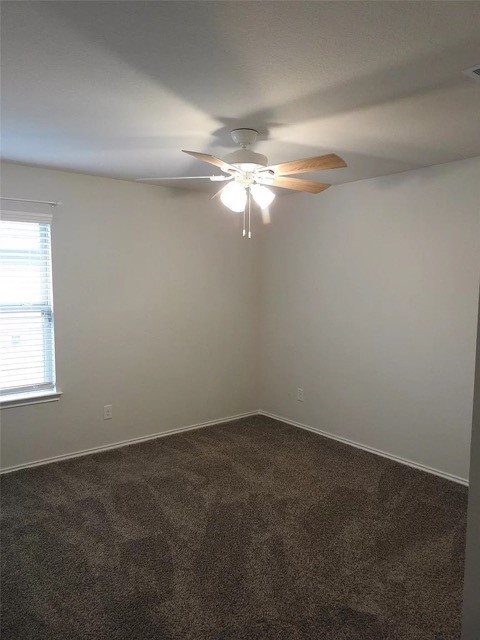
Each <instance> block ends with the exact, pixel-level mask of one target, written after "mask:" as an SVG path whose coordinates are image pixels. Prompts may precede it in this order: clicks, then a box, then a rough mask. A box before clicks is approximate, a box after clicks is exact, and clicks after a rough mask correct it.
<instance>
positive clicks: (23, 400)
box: [0, 389, 62, 409]
mask: <svg viewBox="0 0 480 640" xmlns="http://www.w3.org/2000/svg"><path fill="white" fill-rule="evenodd" d="M61 395H62V392H61V391H58V390H56V389H53V390H51V391H35V392H31V393H15V394H12V395H10V396H3V397H1V398H0V408H1V409H11V408H13V407H24V406H26V405H29V404H43V403H44V402H57V401H58V400H60V396H61Z"/></svg>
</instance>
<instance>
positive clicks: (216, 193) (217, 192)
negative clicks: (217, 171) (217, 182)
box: [210, 184, 227, 200]
mask: <svg viewBox="0 0 480 640" xmlns="http://www.w3.org/2000/svg"><path fill="white" fill-rule="evenodd" d="M226 186H227V185H226V184H225V185H223V187H220V189H219V190H218V191H215V193H214V194H213V196H212V197H211V198H210V200H215V198H216V197H217V196H219V195H220V194H221V193H222V191H223V190H224V189H225V187H226Z"/></svg>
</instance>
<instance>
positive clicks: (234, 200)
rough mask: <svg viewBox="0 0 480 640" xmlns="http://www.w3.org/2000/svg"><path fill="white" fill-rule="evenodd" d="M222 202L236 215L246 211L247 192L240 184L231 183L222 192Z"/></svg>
mask: <svg viewBox="0 0 480 640" xmlns="http://www.w3.org/2000/svg"><path fill="white" fill-rule="evenodd" d="M220 200H221V201H222V202H223V204H224V205H225V206H226V207H228V208H229V209H230V210H231V211H235V213H241V212H242V211H245V205H246V204H247V192H246V191H245V187H242V185H241V184H239V183H238V182H229V183H228V184H227V186H226V187H224V189H223V190H222V193H221V195H220Z"/></svg>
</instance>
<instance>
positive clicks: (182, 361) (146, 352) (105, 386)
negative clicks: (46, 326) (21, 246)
mask: <svg viewBox="0 0 480 640" xmlns="http://www.w3.org/2000/svg"><path fill="white" fill-rule="evenodd" d="M2 195H4V196H13V197H14V196H18V197H24V198H36V199H46V200H52V199H53V200H61V201H63V205H62V206H61V207H59V208H58V209H57V210H56V211H55V217H54V223H53V278H54V301H55V322H56V327H55V328H56V348H57V370H58V381H59V386H60V388H61V390H62V391H63V396H62V398H61V399H60V401H59V402H55V403H50V404H43V405H35V406H28V407H17V408H12V409H4V410H3V411H2V444H3V447H2V466H3V467H9V466H12V465H17V464H22V463H26V462H31V461H34V460H39V459H43V458H47V457H50V456H55V455H61V454H65V453H71V452H75V451H79V450H83V449H86V448H90V447H96V446H103V445H106V444H109V443H114V442H118V441H121V440H124V439H129V438H135V437H138V436H143V435H148V434H152V433H156V432H160V431H164V430H169V429H172V428H176V427H181V426H185V425H189V424H194V423H199V422H202V421H207V420H212V419H217V418H222V417H228V416H231V415H235V414H239V413H242V412H246V411H252V410H255V409H256V408H257V401H256V396H255V393H256V389H255V383H256V380H255V375H256V353H257V326H258V322H257V320H258V318H257V310H258V305H257V298H256V295H257V288H256V278H257V270H258V269H257V264H256V256H257V252H256V246H255V244H256V242H257V241H256V240H255V239H253V240H251V241H247V240H244V239H243V238H242V237H241V230H240V228H239V225H238V222H239V221H236V220H235V219H233V218H232V217H231V216H229V215H228V214H227V213H226V212H225V209H224V208H223V207H221V205H219V204H218V203H217V202H216V201H211V200H210V198H209V196H208V195H203V194H198V193H194V194H185V193H182V192H180V191H178V190H175V191H173V190H167V189H164V188H161V187H157V186H150V185H141V184H134V183H131V182H124V181H119V180H111V179H104V178H95V177H90V176H84V175H78V174H73V173H65V172H58V171H50V170H43V169H36V168H32V167H25V166H19V165H8V164H5V165H2ZM4 204H5V203H4ZM37 210H38V209H37ZM105 404H113V412H114V418H113V420H108V421H104V420H103V405H105Z"/></svg>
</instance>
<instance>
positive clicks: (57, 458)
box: [0, 411, 258, 474]
mask: <svg viewBox="0 0 480 640" xmlns="http://www.w3.org/2000/svg"><path fill="white" fill-rule="evenodd" d="M256 415H258V411H249V412H247V413H239V414H237V415H235V416H228V417H227V418H218V420H208V421H207V422H199V423H198V424H191V425H188V426H186V427H178V428H176V429H169V430H168V431H161V432H160V433H152V434H151V435H149V436H140V437H138V438H131V439H130V440H121V441H120V442H113V443H112V444H107V445H103V446H101V447H92V448H91V449H83V450H82V451H75V452H74V453H66V454H63V455H60V456H52V457H51V458H44V459H43V460H35V461H34V462H26V463H25V464H15V465H13V466H11V467H5V468H4V469H1V470H0V474H4V473H11V472H12V471H20V469H29V468H30V467H40V466H41V465H44V464H51V463H52V462H61V461H62V460H70V459H71V458H80V457H82V456H87V455H89V454H90V453H100V452H102V451H109V450H110V449H118V448H120V447H126V446H128V445H131V444H138V443H139V442H145V441H146V440H155V439H156V438H163V437H164V436H171V435H173V434H174V433H182V432H183V431H193V430H194V429H202V428H203V427H211V426H213V425H214V424H223V423H224V422H230V421H232V420H239V419H240V418H248V417H249V416H256Z"/></svg>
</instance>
